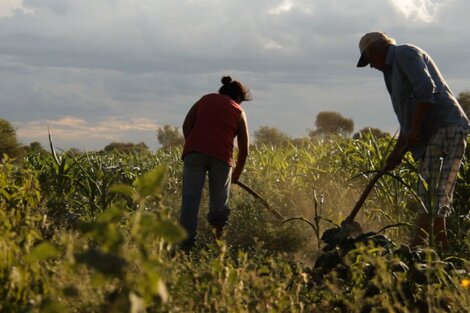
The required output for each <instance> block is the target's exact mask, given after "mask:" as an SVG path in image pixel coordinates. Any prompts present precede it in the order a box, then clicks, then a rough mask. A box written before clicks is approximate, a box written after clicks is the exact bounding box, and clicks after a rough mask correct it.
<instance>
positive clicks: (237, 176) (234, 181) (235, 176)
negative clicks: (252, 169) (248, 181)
mask: <svg viewBox="0 0 470 313" xmlns="http://www.w3.org/2000/svg"><path fill="white" fill-rule="evenodd" d="M239 179H240V174H238V175H237V174H233V175H232V184H236V183H237V182H238V180H239Z"/></svg>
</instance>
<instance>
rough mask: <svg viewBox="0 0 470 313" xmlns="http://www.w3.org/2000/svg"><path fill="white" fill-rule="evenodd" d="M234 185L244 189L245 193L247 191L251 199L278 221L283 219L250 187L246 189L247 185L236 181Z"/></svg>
mask: <svg viewBox="0 0 470 313" xmlns="http://www.w3.org/2000/svg"><path fill="white" fill-rule="evenodd" d="M234 184H237V185H238V186H240V187H241V188H242V189H244V190H245V191H247V192H248V193H249V194H251V195H252V196H253V197H255V198H256V199H258V200H259V201H260V202H261V203H262V204H263V206H264V207H265V208H266V209H268V211H270V212H271V213H272V214H274V216H276V217H277V218H278V219H279V220H283V219H284V217H283V216H282V215H281V213H279V212H278V211H277V210H276V209H274V208H272V207H271V206H270V205H269V203H268V202H267V201H266V200H264V199H263V198H262V197H261V196H260V195H259V194H258V193H257V192H256V191H254V190H253V189H251V188H250V187H248V186H247V185H245V184H244V183H242V182H241V181H236V182H235V183H234Z"/></svg>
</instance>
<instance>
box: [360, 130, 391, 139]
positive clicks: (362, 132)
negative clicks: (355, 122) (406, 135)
mask: <svg viewBox="0 0 470 313" xmlns="http://www.w3.org/2000/svg"><path fill="white" fill-rule="evenodd" d="M369 134H372V136H374V137H375V138H377V139H378V138H385V137H388V136H390V134H389V133H387V132H384V131H382V130H381V129H379V128H375V127H364V128H363V129H361V130H360V131H358V132H357V133H355V134H354V135H353V138H354V139H360V138H362V137H364V136H368V135H369Z"/></svg>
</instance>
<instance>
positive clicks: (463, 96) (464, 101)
mask: <svg viewBox="0 0 470 313" xmlns="http://www.w3.org/2000/svg"><path fill="white" fill-rule="evenodd" d="M457 100H459V103H460V106H462V109H463V110H464V112H465V114H467V117H469V118H470V91H465V92H461V93H459V97H458V98H457Z"/></svg>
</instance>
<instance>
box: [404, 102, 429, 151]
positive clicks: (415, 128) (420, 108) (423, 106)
mask: <svg viewBox="0 0 470 313" xmlns="http://www.w3.org/2000/svg"><path fill="white" fill-rule="evenodd" d="M430 106H431V105H430V104H429V103H418V104H417V106H416V113H415V116H414V119H413V123H412V124H411V128H410V131H409V132H408V134H406V140H407V143H408V146H411V145H413V144H415V143H416V142H417V141H418V140H419V139H420V137H421V134H420V133H421V125H422V124H423V120H424V118H425V117H426V113H427V112H428V111H429V107H430Z"/></svg>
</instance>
